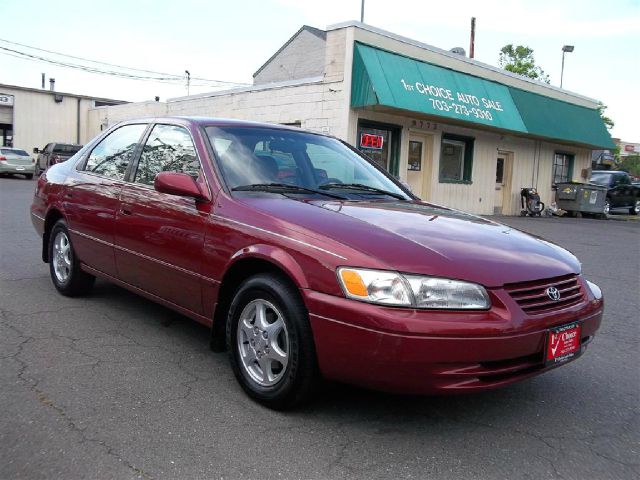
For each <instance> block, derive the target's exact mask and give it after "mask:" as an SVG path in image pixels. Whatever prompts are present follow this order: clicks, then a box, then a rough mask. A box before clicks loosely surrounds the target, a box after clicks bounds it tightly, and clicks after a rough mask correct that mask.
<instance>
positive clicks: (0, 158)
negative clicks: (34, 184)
mask: <svg viewBox="0 0 640 480" xmlns="http://www.w3.org/2000/svg"><path fill="white" fill-rule="evenodd" d="M34 172H35V160H34V159H33V158H31V155H29V154H28V153H27V152H25V151H24V150H20V149H19V148H9V147H1V148H0V175H13V174H20V175H24V176H25V177H27V178H28V179H31V178H33V174H34Z"/></svg>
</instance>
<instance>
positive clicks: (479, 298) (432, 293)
mask: <svg viewBox="0 0 640 480" xmlns="http://www.w3.org/2000/svg"><path fill="white" fill-rule="evenodd" d="M338 279H339V281H340V284H341V285H342V289H343V290H344V293H345V295H346V296H347V297H348V298H352V299H354V300H361V301H364V302H370V303H378V304H381V305H395V306H408V307H414V308H433V309H454V310H486V309H488V308H489V307H490V306H491V301H490V300H489V295H487V291H486V290H485V289H484V287H482V286H481V285H477V284H475V283H470V282H462V281H459V280H450V279H448V278H437V277H425V276H419V275H402V274H400V273H397V272H389V271H384V270H368V269H362V268H346V267H342V268H339V269H338Z"/></svg>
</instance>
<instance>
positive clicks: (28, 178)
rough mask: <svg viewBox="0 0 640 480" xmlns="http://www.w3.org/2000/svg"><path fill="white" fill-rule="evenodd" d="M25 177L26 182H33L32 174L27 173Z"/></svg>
mask: <svg viewBox="0 0 640 480" xmlns="http://www.w3.org/2000/svg"><path fill="white" fill-rule="evenodd" d="M25 177H27V180H33V173H28V174H26V175H25Z"/></svg>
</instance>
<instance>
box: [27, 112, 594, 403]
mask: <svg viewBox="0 0 640 480" xmlns="http://www.w3.org/2000/svg"><path fill="white" fill-rule="evenodd" d="M31 218H32V221H33V225H34V227H35V229H36V231H37V232H38V234H39V235H40V236H41V237H42V250H41V255H42V259H43V260H44V261H45V262H48V263H49V271H50V275H51V279H52V282H53V285H54V287H55V288H56V289H57V290H58V291H59V292H60V293H61V294H63V295H67V296H74V295H80V294H86V293H88V292H89V291H90V290H91V288H92V286H93V284H94V280H95V277H96V276H98V277H101V278H104V279H107V280H109V281H112V282H114V283H116V284H118V285H120V286H122V287H124V288H127V289H130V290H131V291H133V292H136V293H138V294H140V295H142V296H145V297H147V298H149V299H151V300H153V301H156V302H158V303H160V304H162V305H165V306H167V307H169V308H172V309H174V310H176V311H178V312H181V313H182V314H184V315H187V316H189V317H191V318H193V319H194V320H197V321H199V322H201V323H202V324H204V325H206V326H209V327H211V331H212V333H211V335H212V337H211V338H212V347H213V348H214V349H217V350H220V349H224V348H226V349H227V350H228V351H229V355H230V362H231V366H232V369H233V371H234V373H235V375H236V378H237V379H238V381H239V383H240V385H241V386H242V388H243V389H244V390H245V391H246V392H247V393H248V394H249V395H250V396H251V397H253V398H255V399H257V400H258V401H260V402H262V403H264V404H265V405H267V406H269V407H272V408H287V407H291V406H293V405H295V404H297V403H298V402H301V401H303V400H305V399H308V398H310V397H312V394H313V391H314V387H315V385H316V384H317V383H318V380H319V379H320V378H326V379H330V380H337V381H341V382H347V383H352V384H357V385H362V386H366V387H371V388H376V389H380V390H386V391H393V392H404V393H414V394H432V393H464V392H477V391H481V390H486V389H491V388H496V387H500V386H504V385H507V384H510V383H512V382H515V381H518V380H522V379H525V378H529V377H531V376H534V375H538V374H541V373H543V372H547V371H549V370H551V369H553V368H555V367H558V366H561V365H564V364H566V363H567V362H569V361H572V360H574V359H576V358H577V357H578V356H580V355H581V354H582V353H583V352H584V351H585V349H586V347H587V345H588V344H589V343H590V342H591V341H592V340H593V338H594V335H595V334H596V331H597V330H598V328H599V327H600V322H601V320H602V313H603V309H604V303H603V298H602V293H601V291H600V289H599V288H598V287H597V286H596V285H595V284H593V283H591V282H589V281H587V279H586V278H585V277H584V276H583V275H582V272H581V266H580V262H579V261H578V260H577V259H576V257H574V256H573V255H572V254H571V253H569V252H568V251H566V250H564V249H563V248H560V247H558V246H556V245H553V244H552V243H550V242H547V241H544V240H542V239H540V238H536V237H532V236H529V235H527V234H525V233H523V232H520V231H518V230H515V229H513V228H510V227H508V226H505V225H500V224H498V223H495V222H493V221H490V220H486V219H483V218H480V217H477V216H473V215H468V214H465V213H463V212H460V211H456V210H451V209H448V208H445V207H441V206H437V205H433V204H429V203H426V202H423V201H421V200H420V199H419V198H417V197H415V196H414V195H412V194H411V193H410V192H409V190H407V189H406V188H404V187H403V186H402V185H401V184H400V183H399V182H398V181H397V180H395V179H394V178H393V177H392V176H391V175H389V174H388V173H387V172H386V171H384V170H383V169H382V168H380V167H378V166H377V165H375V164H374V163H372V162H370V161H369V160H367V159H366V158H365V157H364V156H363V155H362V154H360V153H359V152H358V151H357V150H355V149H354V148H352V147H350V146H348V145H347V144H345V143H343V142H341V141H339V140H337V139H335V138H331V137H327V136H324V135H320V134H316V133H311V132H305V131H303V130H300V129H298V128H291V127H285V126H280V125H268V124H257V123H250V122H241V121H233V120H216V119H207V118H156V119H141V120H133V121H128V122H124V123H121V124H119V125H116V126H114V127H112V128H111V129H109V130H108V131H106V132H104V133H103V134H101V135H100V136H99V137H98V138H96V139H95V140H93V141H92V142H91V143H89V144H88V145H87V146H86V147H84V148H83V149H82V150H81V151H80V152H78V153H77V154H76V156H75V157H74V158H73V159H71V160H69V161H67V162H65V163H63V164H58V165H54V166H52V167H51V168H50V169H49V170H47V171H46V172H45V174H44V175H42V176H41V177H40V178H39V179H38V184H37V187H36V191H35V194H34V198H33V204H32V206H31ZM84 305H87V304H86V303H85V304H84ZM573 373H574V374H575V375H579V374H587V375H588V374H589V372H588V371H583V372H580V371H579V370H576V369H574V370H573ZM549 385H552V384H549ZM548 394H549V395H551V396H552V395H553V392H548ZM584 394H585V395H586V394H588V392H584Z"/></svg>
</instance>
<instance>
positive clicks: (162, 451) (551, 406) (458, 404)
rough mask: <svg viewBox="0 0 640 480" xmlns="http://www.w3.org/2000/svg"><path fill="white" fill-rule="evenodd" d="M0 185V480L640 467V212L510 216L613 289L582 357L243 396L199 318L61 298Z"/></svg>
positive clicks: (108, 293)
mask: <svg viewBox="0 0 640 480" xmlns="http://www.w3.org/2000/svg"><path fill="white" fill-rule="evenodd" d="M33 188H34V182H33V181H27V180H22V179H19V178H7V179H5V178H2V179H0V246H1V247H2V255H1V256H0V425H1V428H0V478H1V479H13V478H28V479H39V478H64V479H76V478H99V479H110V478H114V479H126V478H145V479H163V478H176V479H191V478H194V479H200V478H202V479H205V478H206V479H212V478H221V479H222V478H224V479H233V478H260V479H271V478H283V479H286V478H304V479H316V478H317V479H324V478H367V479H383V478H414V479H425V478H433V479H463V478H464V479H466V478H472V479H493V478H496V479H549V478H562V479H632V478H638V476H639V475H640V460H639V459H640V455H639V453H640V371H639V369H638V365H639V364H640V355H639V352H640V350H639V340H640V327H639V323H638V322H639V317H640V315H639V304H640V286H639V285H640V283H639V282H640V280H639V279H640V222H633V221H603V220H591V219H572V218H569V219H561V218H519V217H518V218H516V217H504V218H502V219H500V220H501V221H503V222H504V223H507V224H509V225H511V226H514V227H516V228H520V229H523V230H525V231H528V232H531V233H534V234H536V235H540V236H542V237H545V238H547V239H549V240H552V241H555V242H556V243H559V244H561V245H563V246H566V247H568V248H569V249H570V250H572V251H573V252H574V253H575V254H576V255H578V257H579V258H580V259H581V260H582V262H583V268H584V273H585V275H586V276H587V278H589V279H590V280H593V281H594V282H596V283H598V284H599V285H600V286H601V287H602V289H603V291H604V294H605V298H606V305H607V306H606V314H605V319H604V321H603V325H602V328H601V330H600V333H599V335H598V336H597V337H596V338H595V340H594V342H593V343H592V344H591V346H590V347H589V349H588V351H587V352H586V354H585V355H584V356H583V357H582V358H580V359H578V360H577V361H575V362H573V363H571V364H569V365H567V366H565V367H563V368H560V369H556V370H554V371H551V372H549V373H547V374H545V375H542V376H539V377H537V378H534V379H532V380H528V381H525V382H523V383H519V384H516V385H512V386H510V387H507V388H505V389H502V390H497V391H493V392H489V393H484V394H477V395H473V396H463V397H448V398H437V397H435V398H424V397H406V396H391V395H385V394H380V393H374V392H369V391H365V390H360V389H356V388H350V387H344V386H337V385H332V386H328V387H327V388H325V389H323V391H322V392H321V394H320V395H319V397H318V398H317V399H316V401H315V402H314V403H312V404H311V405H308V406H306V407H304V408H302V409H300V410H298V411H294V412H289V413H278V412H273V411H270V410H267V409H265V408H263V407H261V406H259V405H257V404H256V403H254V402H252V401H251V400H249V399H248V398H247V397H246V396H245V395H244V394H243V392H242V391H241V389H240V387H239V386H238V385H237V384H236V382H235V379H234V378H233V375H232V373H231V370H230V368H229V366H228V362H227V357H226V354H220V353H213V352H211V351H210V350H209V348H208V338H209V337H208V332H207V330H206V329H205V328H203V327H201V326H199V325H198V324H196V323H194V322H192V321H190V320H187V319H185V318H182V317H180V316H178V315H176V314H174V313H172V312H170V311H168V310H166V309H164V308H162V307H159V306H157V305H154V304H153V303H151V302H149V301H146V300H144V299H142V298H139V297H137V296H135V295H133V294H131V293H129V292H127V291H125V290H122V289H120V288H117V287H115V286H112V285H110V284H108V283H105V282H101V281H99V282H97V284H96V288H95V290H94V292H93V294H92V295H91V296H89V297H86V298H82V299H68V298H65V297H62V296H60V295H59V294H57V293H56V292H55V290H54V288H53V286H52V285H51V283H50V280H49V276H48V268H47V265H46V264H44V263H42V261H41V260H40V244H39V238H38V237H37V235H36V233H35V231H34V230H33V227H32V226H31V222H30V219H29V214H28V207H29V204H30V201H31V195H32V191H33Z"/></svg>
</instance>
